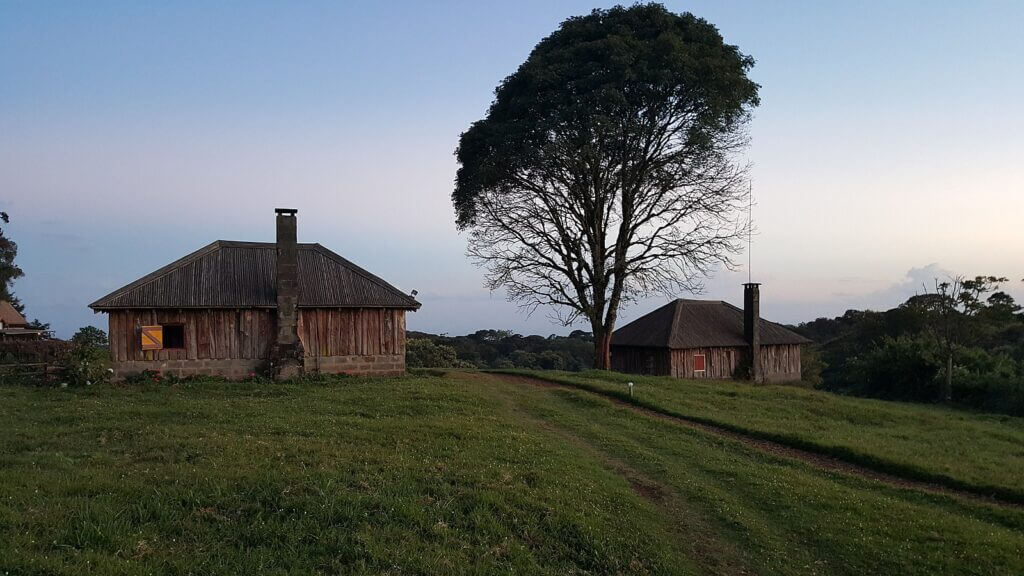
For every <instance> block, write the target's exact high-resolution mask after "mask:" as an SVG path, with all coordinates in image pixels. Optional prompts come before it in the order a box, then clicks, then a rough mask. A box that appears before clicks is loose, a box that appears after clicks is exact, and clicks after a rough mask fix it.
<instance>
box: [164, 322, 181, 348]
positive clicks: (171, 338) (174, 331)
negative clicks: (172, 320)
mask: <svg viewBox="0 0 1024 576" xmlns="http://www.w3.org/2000/svg"><path fill="white" fill-rule="evenodd" d="M162 328H163V329H164V350H176V349H177V350H180V349H182V348H184V347H185V326H183V325H182V324H164V325H163V326H162Z"/></svg>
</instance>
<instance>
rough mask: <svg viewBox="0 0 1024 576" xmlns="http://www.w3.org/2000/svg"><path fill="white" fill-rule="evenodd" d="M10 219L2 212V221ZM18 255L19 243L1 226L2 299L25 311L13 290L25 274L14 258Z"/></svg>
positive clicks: (0, 265) (0, 290)
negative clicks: (6, 234)
mask: <svg viewBox="0 0 1024 576" xmlns="http://www.w3.org/2000/svg"><path fill="white" fill-rule="evenodd" d="M10 221H11V220H10V217H8V216H7V213H6V212H0V223H3V224H7V223H9V222H10ZM17 255H18V245H17V244H16V243H15V242H14V240H11V239H10V238H8V237H7V236H5V235H4V230H3V228H2V227H0V300H7V301H8V302H10V303H11V304H12V305H13V306H14V307H15V308H16V309H17V310H18V311H19V312H24V310H25V307H24V306H23V305H22V304H21V301H19V300H18V298H16V297H15V296H14V292H12V291H11V285H12V284H13V283H14V281H15V280H17V279H18V278H21V277H22V276H24V275H25V273H24V272H22V271H21V268H19V267H18V265H17V264H15V263H14V258H15V257H16V256H17Z"/></svg>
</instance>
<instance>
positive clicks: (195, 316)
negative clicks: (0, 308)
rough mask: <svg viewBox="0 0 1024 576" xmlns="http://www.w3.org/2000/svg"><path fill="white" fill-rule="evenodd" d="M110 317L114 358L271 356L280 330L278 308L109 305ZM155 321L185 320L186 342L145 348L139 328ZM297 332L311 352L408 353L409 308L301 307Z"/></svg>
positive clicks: (342, 353) (118, 359)
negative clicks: (277, 327) (178, 345)
mask: <svg viewBox="0 0 1024 576" xmlns="http://www.w3.org/2000/svg"><path fill="white" fill-rule="evenodd" d="M109 316H110V317H109V323H110V331H109V334H110V353H111V357H112V359H113V360H114V361H115V362H127V361H137V360H207V359H230V358H240V359H261V358H267V357H268V356H269V355H270V351H271V348H272V346H273V344H274V337H275V333H276V330H275V323H276V319H275V315H274V311H273V310H268V309H258V308H257V309H239V310H231V309H226V310H222V309H206V310H135V309H132V310H111V311H110V312H109ZM155 324H181V325H183V326H184V332H185V347H184V348H182V349H176V350H145V351H144V350H142V345H141V343H140V340H139V338H140V337H139V330H140V328H141V327H142V326H147V325H155ZM299 337H300V338H301V339H302V343H303V346H304V347H305V349H306V355H307V356H314V357H316V356H320V357H323V356H373V355H389V354H393V355H404V354H405V311H404V310H398V309H387V308H383V309H382V308H340V309H320V308H301V309H300V310H299Z"/></svg>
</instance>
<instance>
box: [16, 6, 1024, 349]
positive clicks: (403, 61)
mask: <svg viewBox="0 0 1024 576" xmlns="http://www.w3.org/2000/svg"><path fill="white" fill-rule="evenodd" d="M608 5H610V4H604V3H599V2H598V3H595V2H594V1H590V2H578V1H574V0H573V1H562V2H552V1H549V0H528V1H517V2H487V1H466V2H429V3H428V2H372V1H354V2H345V3H340V2H323V3H317V2H306V3H301V4H299V3H286V2H222V3H209V2H188V1H178V2H173V3H158V2H135V1H132V2H127V1H126V2H89V3H84V2H70V1H68V2H46V1H13V0H0V210H3V211H6V212H8V213H9V214H10V217H11V223H10V224H9V225H7V226H4V232H5V234H7V235H8V236H10V237H11V238H13V239H14V240H15V241H17V242H18V245H19V252H18V259H17V262H18V263H19V265H20V266H21V267H22V268H23V269H24V271H25V277H24V278H22V279H19V280H18V281H17V282H16V283H15V285H14V290H15V292H16V294H17V295H18V296H19V297H20V298H21V299H22V301H23V302H24V303H25V305H26V307H27V310H26V312H27V315H28V316H29V317H30V318H40V319H42V320H44V321H47V322H50V323H51V324H52V326H53V328H54V330H55V332H56V334H57V335H58V336H61V337H67V336H70V335H71V334H72V333H73V332H74V331H75V330H76V329H77V328H78V327H80V326H83V325H87V324H92V325H96V326H99V327H105V318H104V317H103V316H101V315H95V314H93V313H92V312H91V311H90V310H89V309H88V308H87V305H88V304H89V303H90V302H92V301H93V300H95V299H97V298H99V297H101V296H103V295H105V294H107V293H108V292H110V291H112V290H114V289H116V288H118V287H120V286H122V285H124V284H126V283H128V282H130V281H132V280H135V279H136V278H138V277H140V276H142V275H144V274H146V273H149V272H151V271H153V270H155V269H157V268H159V267H161V266H163V265H165V264H167V263H169V262H171V261H173V260H175V259H177V258H179V257H181V256H183V255H185V254H187V253H189V252H191V251H193V250H195V249H197V248H200V247H202V246H204V245H206V244H208V243H209V242H211V241H213V240H216V239H228V240H252V241H272V240H273V238H274V213H273V209H274V208H275V207H279V206H285V207H293V208H297V209H298V210H299V213H298V216H299V240H300V241H303V242H319V243H321V244H323V245H325V246H327V247H328V248H331V249H333V250H335V251H337V252H339V253H340V254H342V255H344V256H346V257H347V258H349V259H351V260H353V261H355V262H356V263H358V264H360V265H362V266H363V267H365V268H367V269H369V270H371V271H373V272H374V273H376V274H378V275H380V276H382V277H383V278H385V279H387V280H388V281H389V282H391V283H392V284H394V285H395V286H397V287H398V288H400V289H402V290H403V291H407V292H408V291H412V290H418V292H419V296H418V299H419V300H420V301H421V302H422V303H423V307H422V309H421V310H420V311H418V312H416V313H414V314H411V315H410V316H409V319H408V327H409V329H411V330H423V331H430V332H446V333H449V334H463V333H467V332H472V331H475V330H477V329H483V328H503V329H510V330H514V331H517V332H520V333H524V334H526V333H538V334H544V335H546V334H551V333H566V332H567V331H568V330H570V329H571V328H565V327H561V326H559V325H558V324H555V323H553V322H552V321H551V320H550V319H549V317H548V314H547V313H546V311H544V310H543V309H541V310H538V311H537V312H535V313H534V314H533V315H531V316H526V315H525V314H523V313H521V312H520V311H519V310H518V309H517V307H516V306H515V305H514V304H511V303H508V302H506V301H505V299H504V298H503V295H502V294H501V293H500V292H498V293H490V292H488V291H487V290H486V289H485V288H483V271H482V270H480V269H478V268H476V267H475V266H473V264H472V263H471V262H470V261H469V260H468V259H467V258H466V256H465V251H466V237H465V235H462V234H460V233H459V232H458V231H457V230H456V228H455V223H454V212H453V209H452V206H451V201H450V194H451V191H452V188H453V182H454V178H455V171H456V169H457V164H456V161H455V158H454V155H453V152H454V150H455V147H456V145H457V142H458V137H459V134H460V133H461V132H462V131H464V130H465V129H466V128H467V127H468V126H469V125H470V123H472V122H473V121H475V120H478V119H480V118H482V117H483V116H484V115H485V114H486V111H487V107H488V105H489V104H490V102H491V99H492V97H493V90H494V88H495V87H496V86H497V85H498V83H499V82H500V81H501V80H502V79H503V78H504V77H505V76H507V75H509V74H510V73H512V72H513V71H515V69H516V68H517V67H518V65H519V64H521V63H522V62H523V61H524V60H525V59H526V58H527V56H528V55H529V53H530V51H531V49H532V48H533V47H534V46H535V45H536V43H537V42H538V41H539V40H541V39H542V38H543V37H545V36H547V35H548V34H550V33H551V32H552V31H554V30H555V29H556V28H557V27H558V25H559V23H560V22H561V21H563V20H564V19H566V18H568V17H570V16H574V15H581V14H586V13H588V12H589V11H590V10H591V9H593V8H595V7H605V6H608ZM666 5H667V6H668V7H669V8H670V9H672V10H674V11H677V12H683V11H689V12H692V13H694V14H696V15H697V16H700V17H702V18H705V19H707V20H708V21H710V22H711V23H712V24H714V25H715V26H717V27H718V29H719V30H720V31H721V33H722V35H723V36H724V38H725V40H726V41H727V42H728V43H731V44H735V45H737V46H739V47H740V50H741V51H743V52H744V53H746V54H749V55H751V56H753V57H754V59H755V60H756V62H757V63H756V65H755V66H754V68H753V70H752V71H751V76H752V78H753V79H754V80H755V81H756V82H758V83H759V84H760V85H761V105H760V107H759V108H757V109H756V110H755V112H754V117H753V120H752V122H751V125H750V135H751V145H750V147H749V149H748V150H747V151H746V153H745V158H744V160H746V161H749V162H750V163H751V165H752V170H751V175H752V183H753V190H754V195H755V198H756V205H755V207H754V218H755V221H756V225H757V228H758V234H757V235H756V236H755V237H754V239H753V248H752V253H751V261H752V270H751V274H752V276H753V279H754V280H755V281H759V282H761V283H762V284H763V285H762V288H761V294H762V303H761V309H762V313H763V315H764V316H765V317H766V318H768V319H771V320H775V321H781V322H787V323H796V322H800V321H805V320H812V319H814V318H816V317H819V316H825V315H828V316H834V315H839V314H842V313H843V312H844V311H845V310H847V309H849V308H873V309H885V308H889V307H892V306H895V305H897V304H899V303H900V302H902V301H903V300H905V299H906V298H907V297H909V296H911V295H913V294H915V293H918V292H920V291H921V290H923V286H925V285H930V284H933V282H934V279H935V278H945V277H946V276H948V275H950V274H966V275H977V274H985V275H989V274H994V275H1000V276H1008V277H1010V278H1011V279H1012V280H1013V282H1011V283H1010V284H1008V285H1006V286H1005V288H1006V289H1007V290H1008V291H1009V292H1011V293H1012V294H1014V295H1015V296H1016V297H1017V298H1018V299H1022V298H1024V284H1022V282H1021V279H1022V278H1024V250H1022V249H1021V246H1022V245H1024V227H1022V226H1021V215H1024V161H1022V159H1024V108H1022V106H1021V103H1022V102H1024V74H1021V71H1022V68H1021V62H1024V35H1022V34H1021V33H1020V23H1021V22H1024V3H1022V2H1015V1H1006V2H982V1H977V2H937V1H930V2H911V1H904V2H810V1H808V2H796V1H792V2H784V3H782V2H760V1H750V2H739V1H736V2H730V1H693V2H666ZM739 260H740V262H742V263H743V266H741V267H740V269H738V270H735V271H720V272H719V273H717V274H715V275H714V277H712V278H709V279H708V281H707V283H706V289H705V290H704V292H703V293H701V294H699V295H697V297H701V298H714V299H724V300H727V301H731V302H733V303H737V304H739V303H741V302H742V288H741V286H740V284H741V283H742V282H744V281H746V278H747V270H746V268H745V263H746V256H745V255H744V256H741V257H740V258H739ZM680 296H684V297H693V296H692V295H690V294H681V295H680ZM669 298H670V297H669V296H654V297H651V298H648V299H646V300H644V301H641V302H638V303H635V304H633V305H631V306H629V307H627V308H625V309H624V310H623V311H622V312H621V314H620V318H621V320H620V324H621V323H623V322H628V321H630V320H632V319H634V318H636V317H638V316H640V315H642V314H644V313H646V312H648V311H650V310H652V309H654V308H655V307H657V306H659V305H661V304H663V303H664V302H666V301H667V300H668V299H669ZM577 327H583V328H586V327H585V326H577Z"/></svg>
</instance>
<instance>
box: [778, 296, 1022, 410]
mask: <svg viewBox="0 0 1024 576" xmlns="http://www.w3.org/2000/svg"><path fill="white" fill-rule="evenodd" d="M1004 282H1006V279H1005V278H998V277H993V276H979V277H976V278H973V279H965V278H953V279H950V280H949V281H947V282H936V285H935V287H934V289H929V290H927V291H925V292H924V293H922V294H919V295H916V296H913V297H911V298H910V299H908V300H907V301H906V302H904V303H903V304H901V305H900V306H898V307H896V308H893V309H891V310H886V311H884V312H873V311H870V310H850V311H847V312H846V313H845V314H843V315H842V316H839V317H836V318H819V319H817V320H814V321H813V322H805V323H802V324H800V325H799V326H796V327H795V329H796V330H797V331H798V332H800V333H801V334H803V335H804V336H807V337H808V338H810V339H812V340H814V341H815V342H816V343H817V344H816V345H815V346H813V347H811V348H810V349H809V350H808V351H807V352H808V353H807V354H805V367H804V370H805V376H806V377H807V378H809V379H812V380H815V384H816V385H817V386H819V387H821V388H824V389H827V390H831V391H834V392H840V393H845V394H855V395H862V396H872V397H876V398H885V399H891V400H906V401H917V402H931V401H952V402H953V403H956V404H960V405H965V406H969V407H973V408H978V409H982V410H988V411H994V412H1002V413H1007V414H1014V415H1018V416H1020V415H1024V313H1022V310H1021V306H1020V305H1018V304H1017V303H1016V302H1015V301H1014V299H1013V297H1012V296H1010V295H1009V294H1007V293H1006V292H1003V291H1000V290H999V285H1000V284H1001V283H1004Z"/></svg>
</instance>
